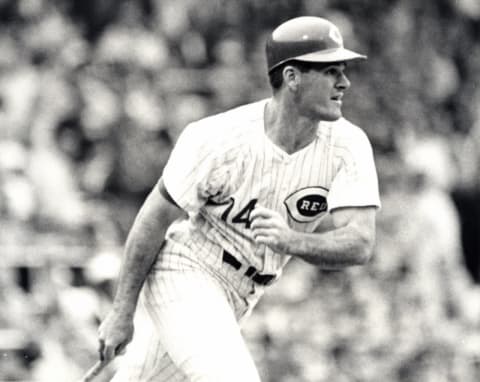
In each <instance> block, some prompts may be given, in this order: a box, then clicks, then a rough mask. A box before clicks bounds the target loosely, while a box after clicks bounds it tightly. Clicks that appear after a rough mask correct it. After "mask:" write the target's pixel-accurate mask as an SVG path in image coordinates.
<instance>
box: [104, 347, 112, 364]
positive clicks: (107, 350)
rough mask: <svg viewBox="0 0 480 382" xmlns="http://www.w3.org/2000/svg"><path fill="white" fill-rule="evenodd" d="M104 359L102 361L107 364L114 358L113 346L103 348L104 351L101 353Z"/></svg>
mask: <svg viewBox="0 0 480 382" xmlns="http://www.w3.org/2000/svg"><path fill="white" fill-rule="evenodd" d="M103 354H104V359H103V360H102V361H105V362H109V361H111V360H112V359H113V358H115V347H113V346H105V350H104V352H103Z"/></svg>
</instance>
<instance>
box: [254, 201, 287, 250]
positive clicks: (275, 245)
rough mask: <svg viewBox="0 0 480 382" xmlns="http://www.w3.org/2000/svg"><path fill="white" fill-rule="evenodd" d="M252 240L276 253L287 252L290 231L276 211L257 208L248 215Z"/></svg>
mask: <svg viewBox="0 0 480 382" xmlns="http://www.w3.org/2000/svg"><path fill="white" fill-rule="evenodd" d="M250 218H251V221H252V223H251V225H250V228H251V229H252V233H253V238H254V239H255V241H256V242H257V244H265V245H267V246H268V247H269V248H270V249H272V250H273V251H275V252H278V253H284V254H285V253H287V252H288V243H289V240H290V238H291V235H292V232H293V231H292V229H291V228H290V227H289V226H288V225H287V222H286V221H285V219H284V218H283V217H282V216H281V215H280V214H279V213H278V212H276V211H272V210H270V209H268V208H266V207H262V206H257V207H255V209H254V210H253V211H252V213H251V214H250Z"/></svg>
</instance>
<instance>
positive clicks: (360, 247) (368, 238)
mask: <svg viewBox="0 0 480 382" xmlns="http://www.w3.org/2000/svg"><path fill="white" fill-rule="evenodd" d="M374 245H375V234H374V233H369V234H365V233H364V234H361V233H359V235H358V238H357V240H356V244H355V245H354V247H355V248H354V251H355V255H354V262H355V265H365V264H367V263H368V262H369V261H370V259H371V258H372V255H373V247H374Z"/></svg>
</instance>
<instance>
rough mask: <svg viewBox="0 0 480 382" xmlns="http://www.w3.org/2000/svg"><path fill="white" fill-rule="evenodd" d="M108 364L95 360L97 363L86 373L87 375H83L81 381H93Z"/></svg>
mask: <svg viewBox="0 0 480 382" xmlns="http://www.w3.org/2000/svg"><path fill="white" fill-rule="evenodd" d="M107 364H108V362H105V361H100V360H98V361H97V362H95V365H93V366H92V367H91V368H90V369H89V370H88V371H87V372H86V373H85V375H84V376H83V377H82V379H80V381H79V382H92V381H93V380H94V379H95V377H97V376H98V375H99V374H100V373H101V372H102V370H103V369H104V368H105V366H107Z"/></svg>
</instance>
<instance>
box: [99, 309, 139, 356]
mask: <svg viewBox="0 0 480 382" xmlns="http://www.w3.org/2000/svg"><path fill="white" fill-rule="evenodd" d="M132 338H133V316H131V315H124V314H120V313H117V312H116V311H114V310H112V311H111V312H110V313H109V314H108V315H107V317H106V318H105V320H103V322H102V324H101V325H100V328H99V329H98V341H99V349H98V350H99V352H100V360H101V361H105V362H110V361H111V360H112V359H113V358H115V356H117V355H119V354H123V353H124V351H125V348H126V346H127V345H128V344H129V343H130V341H131V340H132Z"/></svg>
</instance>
